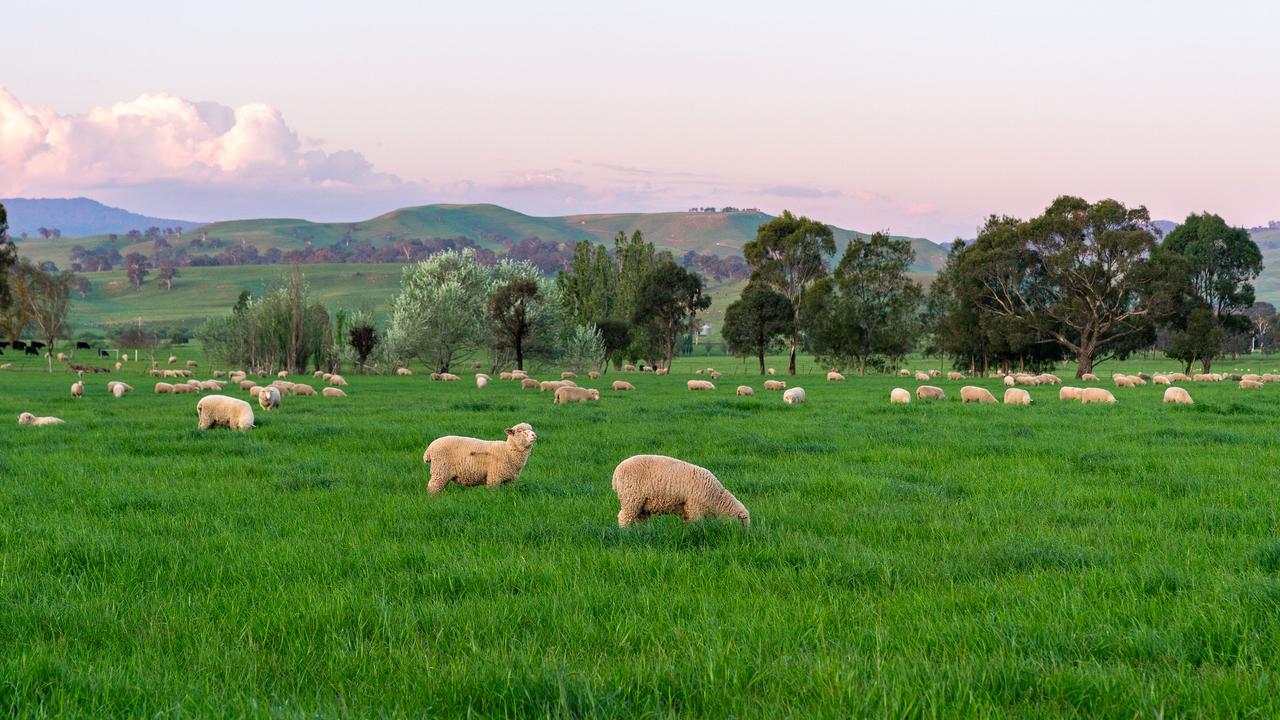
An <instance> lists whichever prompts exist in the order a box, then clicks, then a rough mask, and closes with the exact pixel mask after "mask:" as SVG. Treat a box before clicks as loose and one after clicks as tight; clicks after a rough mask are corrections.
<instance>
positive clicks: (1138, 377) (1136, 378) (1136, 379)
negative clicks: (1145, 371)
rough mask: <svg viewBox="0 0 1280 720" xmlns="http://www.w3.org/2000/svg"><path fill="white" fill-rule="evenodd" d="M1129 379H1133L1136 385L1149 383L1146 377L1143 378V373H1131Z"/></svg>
mask: <svg viewBox="0 0 1280 720" xmlns="http://www.w3.org/2000/svg"><path fill="white" fill-rule="evenodd" d="M1129 379H1130V380H1132V381H1133V384H1134V385H1146V384H1147V381H1146V380H1145V379H1143V377H1142V376H1141V375H1130V376H1129Z"/></svg>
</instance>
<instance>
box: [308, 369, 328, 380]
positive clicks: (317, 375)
mask: <svg viewBox="0 0 1280 720" xmlns="http://www.w3.org/2000/svg"><path fill="white" fill-rule="evenodd" d="M324 376H325V372H324V371H323V370H317V371H315V372H313V373H311V377H313V378H317V379H318V378H324V379H325V380H328V379H329V378H327V377H324Z"/></svg>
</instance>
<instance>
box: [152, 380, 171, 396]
mask: <svg viewBox="0 0 1280 720" xmlns="http://www.w3.org/2000/svg"><path fill="white" fill-rule="evenodd" d="M156 394H157V395H172V394H173V386H172V385H170V384H169V383H167V382H158V383H156Z"/></svg>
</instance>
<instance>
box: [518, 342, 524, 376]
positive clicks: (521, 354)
mask: <svg viewBox="0 0 1280 720" xmlns="http://www.w3.org/2000/svg"><path fill="white" fill-rule="evenodd" d="M516 369H517V370H523V369H524V347H523V344H522V343H521V342H520V339H519V338H516Z"/></svg>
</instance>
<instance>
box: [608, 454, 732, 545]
mask: <svg viewBox="0 0 1280 720" xmlns="http://www.w3.org/2000/svg"><path fill="white" fill-rule="evenodd" d="M613 492H614V493H615V494H616V495H617V496H618V504H619V506H620V509H619V511H618V527H624V528H625V527H629V526H630V525H631V524H632V523H633V522H635V521H637V520H639V521H641V522H643V521H645V520H648V519H649V518H650V517H651V516H653V515H679V516H680V517H682V518H684V521H685V522H691V521H695V520H699V519H701V518H704V517H725V518H734V519H737V520H738V521H739V522H741V523H742V527H744V528H746V527H750V525H751V514H750V513H748V512H747V508H746V507H745V506H744V505H743V504H742V503H741V502H738V499H737V498H735V497H734V496H733V494H732V493H730V492H729V491H728V490H726V489H725V488H724V486H723V485H721V484H720V481H719V480H717V479H716V476H715V475H712V474H711V471H709V470H707V469H706V468H702V467H698V466H697V465H693V464H691V463H687V462H685V461H683V460H677V459H675V458H672V457H667V456H665V455H634V456H632V457H629V458H627V459H626V460H623V461H622V462H620V463H618V467H617V468H616V469H614V471H613Z"/></svg>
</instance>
